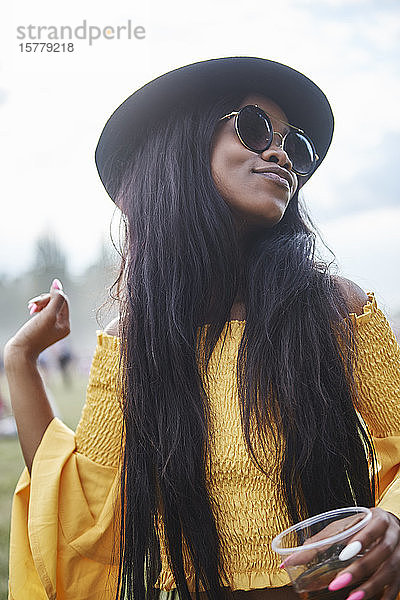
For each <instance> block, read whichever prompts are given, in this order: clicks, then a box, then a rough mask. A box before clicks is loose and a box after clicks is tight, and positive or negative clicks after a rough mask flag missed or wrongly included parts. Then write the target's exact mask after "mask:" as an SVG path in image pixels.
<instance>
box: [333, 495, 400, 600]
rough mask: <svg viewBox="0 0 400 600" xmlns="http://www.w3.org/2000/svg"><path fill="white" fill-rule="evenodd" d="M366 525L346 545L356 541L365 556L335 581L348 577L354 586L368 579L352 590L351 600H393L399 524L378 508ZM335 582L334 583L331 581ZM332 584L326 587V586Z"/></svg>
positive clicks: (399, 563) (397, 586)
mask: <svg viewBox="0 0 400 600" xmlns="http://www.w3.org/2000/svg"><path fill="white" fill-rule="evenodd" d="M371 512H372V518H371V520H370V521H369V523H368V524H367V525H366V526H365V527H364V528H363V529H362V530H361V531H359V532H358V533H357V534H355V535H354V536H353V538H352V539H351V540H349V543H351V542H355V541H358V542H360V543H361V545H362V549H363V550H367V549H368V548H369V550H368V552H366V553H365V555H364V556H363V557H361V558H358V559H357V560H355V561H354V562H353V563H352V564H351V565H349V566H348V567H347V568H346V569H344V570H343V571H341V572H340V573H339V574H338V575H337V577H336V578H335V579H338V578H339V577H340V576H342V575H343V574H344V573H349V574H350V575H351V576H352V577H351V581H347V583H346V585H350V584H354V583H357V582H359V581H362V580H363V579H365V578H368V579H367V580H366V581H364V583H362V584H360V586H359V587H356V588H354V590H352V592H351V594H350V596H348V598H350V599H351V600H368V599H369V598H372V597H373V596H378V597H379V596H380V597H381V600H395V598H396V596H397V594H398V593H399V591H400V520H399V519H398V518H397V517H395V516H394V515H392V514H391V513H390V512H387V511H385V510H382V509H381V508H379V507H375V508H371ZM334 581H335V580H334ZM332 583H333V582H331V583H330V586H331V585H332Z"/></svg>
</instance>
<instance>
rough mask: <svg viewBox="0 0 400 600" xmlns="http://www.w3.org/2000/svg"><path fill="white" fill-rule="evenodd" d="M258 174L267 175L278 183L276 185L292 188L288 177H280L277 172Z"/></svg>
mask: <svg viewBox="0 0 400 600" xmlns="http://www.w3.org/2000/svg"><path fill="white" fill-rule="evenodd" d="M257 175H261V177H266V178H267V179H270V180H271V181H274V182H275V183H276V185H280V186H282V187H284V188H286V189H287V190H290V185H289V182H288V181H287V179H284V178H283V177H280V176H279V175H277V174H276V173H270V172H269V173H257Z"/></svg>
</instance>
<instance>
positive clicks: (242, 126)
mask: <svg viewBox="0 0 400 600" xmlns="http://www.w3.org/2000/svg"><path fill="white" fill-rule="evenodd" d="M231 117H235V130H236V133H237V136H238V138H239V140H240V141H241V142H242V144H243V146H245V147H246V148H248V150H251V151H252V152H256V153H257V154H261V153H262V152H264V151H265V150H267V149H268V148H269V147H270V145H271V144H272V141H273V139H274V136H275V135H276V136H278V137H279V138H280V142H279V144H278V145H279V146H280V147H281V148H283V150H284V151H285V152H286V154H287V156H288V158H289V159H290V162H291V163H292V168H293V171H295V173H297V174H298V175H309V174H310V173H311V172H312V171H313V169H314V167H315V164H316V162H317V160H318V159H319V156H318V154H317V153H316V151H315V148H314V144H313V143H312V141H311V139H310V138H309V137H308V136H307V135H306V134H305V133H304V131H303V130H302V129H299V128H298V127H295V126H294V125H290V123H286V122H285V121H282V120H281V119H278V118H277V117H273V118H274V119H276V120H277V121H279V122H280V123H284V124H285V125H288V126H289V127H290V131H288V133H286V135H282V134H281V133H279V132H278V131H274V130H273V128H272V123H271V119H270V117H269V115H268V114H267V113H266V112H265V111H263V110H262V108H260V107H259V106H257V104H247V105H246V106H243V108H241V109H240V110H236V111H233V112H231V113H229V114H227V115H224V116H223V117H221V118H220V119H219V120H220V121H222V120H223V119H230V118H231Z"/></svg>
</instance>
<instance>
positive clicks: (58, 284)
mask: <svg viewBox="0 0 400 600" xmlns="http://www.w3.org/2000/svg"><path fill="white" fill-rule="evenodd" d="M51 287H52V288H55V289H56V290H62V289H63V287H62V284H61V281H60V280H59V279H54V281H53V283H52V284H51Z"/></svg>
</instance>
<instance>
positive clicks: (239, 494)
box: [9, 293, 400, 600]
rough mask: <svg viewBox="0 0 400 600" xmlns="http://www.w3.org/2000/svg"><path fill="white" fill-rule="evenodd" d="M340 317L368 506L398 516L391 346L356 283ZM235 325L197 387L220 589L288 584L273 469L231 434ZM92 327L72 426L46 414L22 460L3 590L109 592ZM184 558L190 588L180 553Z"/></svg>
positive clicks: (112, 444) (106, 477)
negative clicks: (354, 296) (370, 481)
mask: <svg viewBox="0 0 400 600" xmlns="http://www.w3.org/2000/svg"><path fill="white" fill-rule="evenodd" d="M352 319H353V320H354V323H355V324H356V331H357V337H358V344H359V358H358V363H357V365H356V376H357V378H358V382H359V383H358V386H359V395H360V401H361V404H360V406H359V412H360V414H361V416H362V418H363V420H364V421H365V423H366V424H367V425H368V427H369V429H370V431H371V434H372V435H373V440H374V444H375V448H376V452H377V457H378V461H379V483H380V497H379V499H378V505H379V506H380V507H381V508H382V509H384V510H387V511H390V512H391V513H393V514H395V515H396V516H397V517H398V518H400V348H399V345H398V343H397V341H396V339H395V336H394V334H393V331H392V329H391V328H390V325H389V323H388V321H387V319H386V317H385V315H384V314H383V313H382V311H381V310H380V309H379V308H378V306H377V303H376V299H375V297H374V294H373V293H370V294H368V302H367V303H366V304H365V306H364V308H363V313H362V314H361V315H355V314H353V315H352ZM244 324H245V321H237V320H234V321H228V322H227V323H226V324H225V329H224V331H223V332H222V334H221V337H220V340H219V341H218V344H217V347H216V349H215V351H214V354H213V357H212V359H211V363H210V372H211V374H212V375H211V377H210V381H211V384H210V387H209V389H208V395H209V402H210V412H211V427H212V429H213V436H212V446H211V449H210V451H211V452H212V461H211V463H212V465H213V467H212V468H213V472H212V473H208V485H209V489H210V493H211V494H212V496H213V497H214V498H215V500H216V502H215V509H214V510H215V511H216V514H215V518H216V522H217V526H218V530H219V534H220V538H221V542H222V548H223V561H224V568H225V571H226V573H227V575H228V578H229V580H228V581H227V582H226V585H228V586H229V587H230V588H231V589H232V590H236V589H241V590H250V589H255V588H265V587H281V586H284V585H286V584H288V583H289V578H288V576H287V574H286V572H282V570H281V569H279V562H280V560H279V557H278V556H277V555H275V553H274V552H273V551H272V550H271V540H272V538H273V537H274V536H275V535H276V534H277V533H279V531H281V530H282V529H284V528H286V527H287V526H288V525H289V524H290V523H289V521H288V516H287V514H286V512H285V509H284V507H283V506H281V505H280V504H279V502H278V501H276V499H275V494H274V486H275V485H276V481H274V476H272V477H271V475H270V476H269V477H267V476H265V475H263V473H261V472H260V471H259V470H258V469H256V467H255V466H254V464H253V463H252V461H251V460H250V458H249V455H248V453H247V450H246V446H245V442H244V440H243V437H242V430H241V423H240V413H239V404H238V399H237V388H236V358H237V350H238V347H239V343H240V339H241V336H242V333H243V329H244ZM96 334H97V345H96V349H95V352H94V356H93V361H92V365H91V369H90V374H89V382H88V386H87V392H86V403H85V405H84V408H83V411H82V415H81V419H80V422H79V424H78V427H77V429H76V432H73V431H72V430H71V429H69V428H68V427H67V426H66V425H64V424H63V423H62V421H60V420H59V419H58V418H54V419H53V420H52V421H51V423H50V424H49V426H48V428H47V430H46V432H45V434H44V436H43V438H42V441H41V443H40V446H39V448H38V450H37V452H36V455H35V458H34V461H33V466H32V473H31V477H30V476H29V473H28V470H27V469H25V470H24V471H23V473H22V475H21V477H20V479H19V481H18V484H17V487H16V490H15V494H14V498H13V506H12V517H11V538H10V578H9V599H10V600H26V598H32V599H35V600H40V599H42V598H43V599H55V598H57V600H64V599H65V600H66V599H71V600H72V599H74V600H75V599H78V598H79V599H84V600H90V599H93V600H94V599H96V600H101V599H104V600H113V599H114V593H115V591H114V590H115V577H116V562H115V560H114V562H112V560H111V555H112V547H113V533H114V526H115V524H116V523H117V522H118V509H119V507H118V493H119V487H118V486H119V470H118V465H119V457H120V447H121V427H122V415H121V410H120V404H119V401H118V388H117V369H118V361H119V339H118V338H117V337H113V336H110V335H108V334H106V333H104V332H103V331H100V330H97V332H96ZM225 334H227V335H226V337H225ZM224 337H225V341H224V343H223V344H222V340H223V339H224ZM221 352H222V354H221V355H220V353H221ZM217 359H218V361H217ZM218 363H219V364H218ZM213 375H214V376H213ZM276 469H277V467H275V468H273V469H272V471H271V472H272V474H275V475H276V474H277V471H276ZM115 502H116V504H115ZM160 531H161V534H162V523H161V529H160ZM160 543H161V557H162V572H161V575H160V578H159V582H158V585H159V587H160V588H161V589H163V590H171V589H173V588H174V587H175V583H174V579H173V575H172V573H171V571H170V569H169V567H168V564H167V558H166V551H165V545H164V541H163V536H162V535H161V542H160ZM186 569H187V580H188V586H189V589H192V590H193V589H194V574H193V572H192V570H191V568H190V563H189V562H188V561H186Z"/></svg>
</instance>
